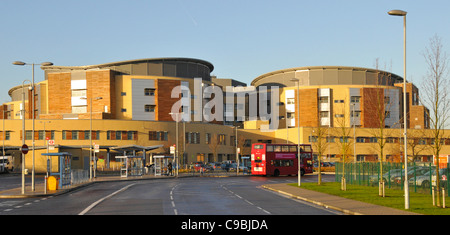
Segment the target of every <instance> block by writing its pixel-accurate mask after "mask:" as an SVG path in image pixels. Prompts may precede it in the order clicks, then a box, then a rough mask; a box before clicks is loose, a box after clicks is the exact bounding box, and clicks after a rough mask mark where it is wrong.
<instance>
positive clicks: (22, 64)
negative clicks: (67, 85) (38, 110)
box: [13, 61, 53, 191]
mask: <svg viewBox="0 0 450 235" xmlns="http://www.w3.org/2000/svg"><path fill="white" fill-rule="evenodd" d="M13 65H20V66H24V65H31V66H32V81H31V97H32V98H31V110H32V111H31V118H32V120H33V130H32V132H31V138H32V145H33V164H32V171H31V175H32V177H31V181H32V182H31V190H32V191H35V182H34V119H35V117H34V112H35V109H34V107H35V101H34V98H35V97H34V94H35V92H34V65H35V63H31V64H28V63H25V62H22V61H14V62H13ZM40 65H41V66H51V65H53V63H52V62H43V63H41V64H40ZM22 87H23V84H22ZM28 100H30V98H28ZM24 115H25V113H24ZM24 117H25V116H24ZM24 120H25V119H24ZM23 138H25V136H24V137H23Z"/></svg>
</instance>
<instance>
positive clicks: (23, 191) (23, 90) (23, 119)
mask: <svg viewBox="0 0 450 235" xmlns="http://www.w3.org/2000/svg"><path fill="white" fill-rule="evenodd" d="M26 81H28V82H30V83H31V81H30V80H24V81H23V82H22V110H21V114H22V146H24V145H25V82H26ZM22 194H25V154H24V153H23V151H22Z"/></svg>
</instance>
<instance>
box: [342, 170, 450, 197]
mask: <svg viewBox="0 0 450 235" xmlns="http://www.w3.org/2000/svg"><path fill="white" fill-rule="evenodd" d="M449 168H450V167H449V164H447V167H446V168H440V170H439V176H440V186H441V187H443V188H445V189H448V188H449V184H450V182H449V180H447V179H448V178H449ZM335 176H336V178H335V180H336V182H341V180H342V177H343V176H345V181H346V183H347V184H354V185H366V186H376V187H378V182H380V180H381V179H383V181H384V182H385V187H386V188H392V189H401V190H403V188H404V180H405V170H404V164H403V163H391V162H385V163H383V164H382V167H381V164H380V163H379V162H357V163H342V162H337V163H336V167H335ZM408 185H409V190H410V191H411V192H418V193H427V194H432V191H433V187H434V186H436V166H435V165H433V164H431V163H416V162H412V163H410V164H408ZM448 191H449V190H446V192H447V194H448V196H450V194H449V192H448Z"/></svg>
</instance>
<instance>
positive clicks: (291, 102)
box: [287, 98, 295, 104]
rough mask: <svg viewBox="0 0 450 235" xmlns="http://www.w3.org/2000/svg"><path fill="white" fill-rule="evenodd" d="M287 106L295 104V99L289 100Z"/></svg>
mask: <svg viewBox="0 0 450 235" xmlns="http://www.w3.org/2000/svg"><path fill="white" fill-rule="evenodd" d="M287 104H295V98H287Z"/></svg>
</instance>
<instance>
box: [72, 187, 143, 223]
mask: <svg viewBox="0 0 450 235" xmlns="http://www.w3.org/2000/svg"><path fill="white" fill-rule="evenodd" d="M135 184H136V183H134V184H130V185H127V186H125V187H123V188H121V189H119V190H117V191H115V192H114V193H111V194H109V195H108V196H106V197H103V198H101V199H99V200H98V201H96V202H94V203H92V204H91V205H89V206H88V207H86V209H84V210H83V211H82V212H80V213H79V214H78V215H84V214H86V213H87V212H88V211H90V210H91V209H92V208H94V207H95V206H97V205H98V204H100V203H101V202H103V201H104V200H106V199H108V198H110V197H112V196H114V195H116V194H118V193H120V192H123V191H125V190H127V189H128V188H129V187H131V186H133V185H135Z"/></svg>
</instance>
